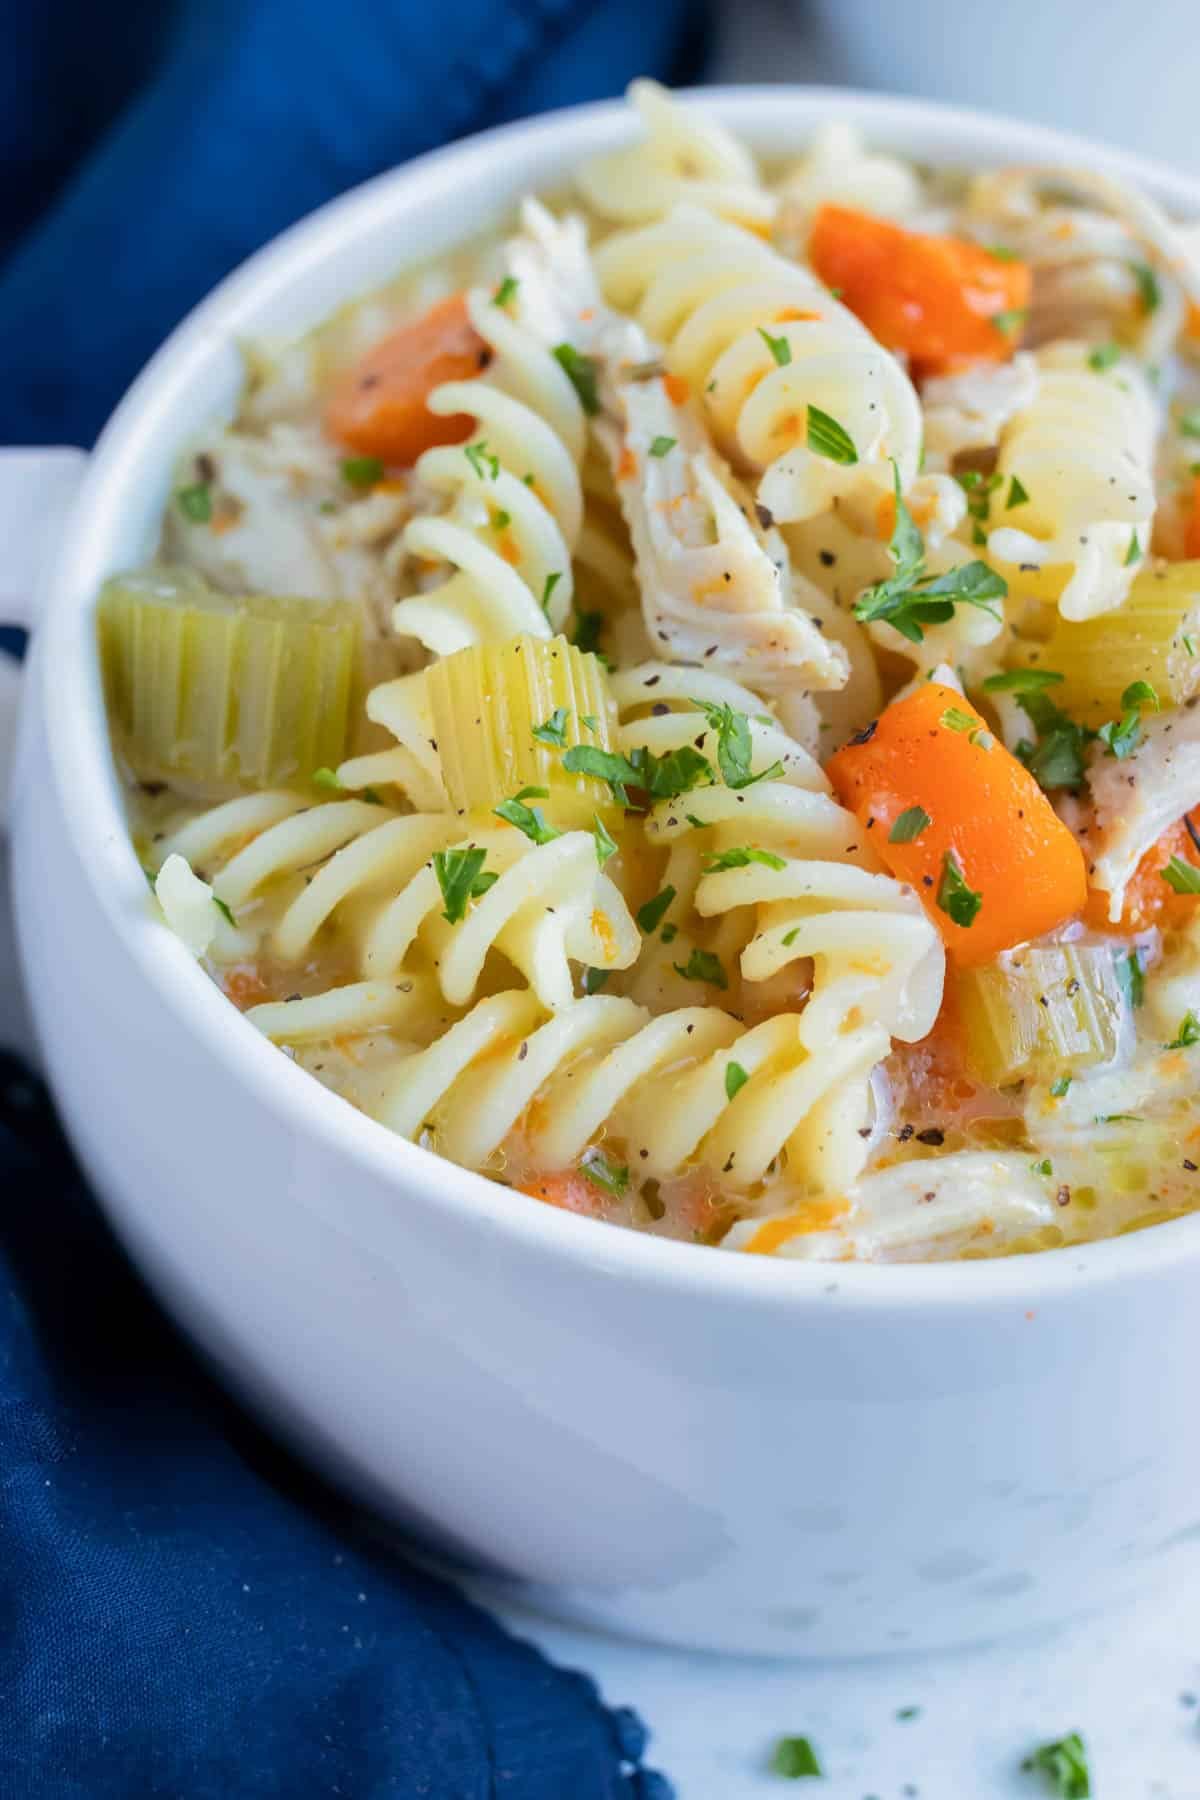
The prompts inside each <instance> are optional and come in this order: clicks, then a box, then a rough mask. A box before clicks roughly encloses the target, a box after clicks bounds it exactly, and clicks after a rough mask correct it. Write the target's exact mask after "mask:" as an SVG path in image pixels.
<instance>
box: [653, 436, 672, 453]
mask: <svg viewBox="0 0 1200 1800" xmlns="http://www.w3.org/2000/svg"><path fill="white" fill-rule="evenodd" d="M678 442H679V439H678V438H673V437H656V438H655V440H654V442H653V443H652V444H651V446H650V454H651V456H665V455H666V454H667V452H668V450H673V449H674V448H675V446H676V444H677V443H678Z"/></svg>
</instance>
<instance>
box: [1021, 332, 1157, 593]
mask: <svg viewBox="0 0 1200 1800" xmlns="http://www.w3.org/2000/svg"><path fill="white" fill-rule="evenodd" d="M1156 424H1157V420H1156V409H1155V406H1154V402H1153V400H1152V398H1151V394H1150V389H1149V385H1148V383H1147V381H1146V378H1145V376H1144V375H1143V374H1142V373H1141V371H1140V369H1138V368H1137V366H1136V365H1135V364H1134V363H1133V362H1131V361H1130V360H1128V359H1122V360H1121V361H1120V362H1118V363H1117V364H1116V365H1115V366H1110V367H1106V368H1099V369H1098V368H1097V367H1096V366H1095V365H1094V361H1093V360H1092V358H1091V352H1089V350H1088V347H1087V345H1086V344H1081V343H1063V344H1054V345H1052V346H1050V347H1049V348H1047V349H1045V350H1042V351H1040V352H1039V353H1038V387H1037V393H1036V395H1035V396H1034V398H1033V400H1032V401H1031V403H1030V405H1029V406H1028V407H1026V408H1024V409H1023V410H1021V411H1019V412H1017V413H1016V414H1014V416H1013V417H1012V419H1011V420H1010V421H1009V423H1008V425H1007V426H1006V427H1005V428H1004V430H1003V431H1002V432H1001V436H1000V452H999V459H998V462H997V469H998V471H999V473H1000V475H1001V476H1002V477H1003V478H1004V481H1005V483H1006V484H1007V487H1008V492H1009V497H1010V498H1009V505H1008V507H1007V509H1006V511H1005V514H1004V517H1005V520H1006V521H1011V522H1006V523H1005V524H1004V525H1002V526H1001V527H1000V528H999V529H997V530H994V531H992V532H991V533H990V534H989V536H988V553H989V556H990V557H992V558H993V559H995V560H998V561H999V562H1000V563H1001V564H1007V565H1010V566H1011V577H1010V586H1012V587H1014V588H1015V589H1016V590H1017V591H1020V592H1024V593H1026V594H1029V595H1032V596H1033V597H1035V598H1038V599H1044V600H1057V602H1058V607H1059V611H1060V612H1061V613H1062V615H1063V617H1064V618H1065V619H1090V618H1093V617H1094V616H1095V615H1096V614H1097V613H1103V612H1111V611H1112V610H1113V608H1114V607H1117V606H1120V604H1121V602H1122V601H1123V600H1124V598H1125V596H1126V594H1127V593H1128V592H1129V588H1130V585H1131V583H1132V581H1133V577H1134V574H1135V572H1136V571H1135V565H1136V563H1137V562H1138V561H1139V560H1140V558H1141V557H1142V556H1143V555H1144V554H1145V553H1146V551H1147V550H1148V548H1149V543H1150V531H1151V528H1152V525H1153V522H1154V506H1155V489H1154V442H1155V431H1156ZM1014 481H1016V482H1017V483H1018V484H1019V488H1018V489H1017V490H1014V489H1013V487H1012V483H1013V482H1014ZM1020 490H1024V493H1025V496H1026V497H1025V499H1024V500H1019V499H1018V502H1017V503H1016V504H1015V505H1014V504H1013V496H1014V492H1016V493H1017V494H1018V495H1019V492H1020Z"/></svg>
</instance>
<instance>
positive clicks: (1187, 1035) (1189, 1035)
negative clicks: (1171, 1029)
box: [1166, 1006, 1200, 1050]
mask: <svg viewBox="0 0 1200 1800" xmlns="http://www.w3.org/2000/svg"><path fill="white" fill-rule="evenodd" d="M1193 1044H1200V1019H1198V1018H1197V1017H1196V1015H1195V1013H1194V1012H1193V1011H1192V1009H1191V1007H1190V1006H1189V1008H1188V1010H1187V1011H1186V1012H1185V1013H1184V1015H1183V1017H1182V1019H1181V1020H1180V1021H1179V1030H1178V1031H1177V1032H1176V1033H1175V1036H1174V1037H1173V1038H1172V1039H1171V1042H1170V1043H1169V1044H1168V1045H1167V1046H1166V1048H1167V1049H1168V1050H1190V1049H1191V1047H1192V1045H1193Z"/></svg>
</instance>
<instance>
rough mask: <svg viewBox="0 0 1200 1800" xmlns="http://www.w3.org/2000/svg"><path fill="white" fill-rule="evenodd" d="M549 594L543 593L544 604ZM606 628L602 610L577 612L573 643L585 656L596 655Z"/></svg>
mask: <svg viewBox="0 0 1200 1800" xmlns="http://www.w3.org/2000/svg"><path fill="white" fill-rule="evenodd" d="M549 598H550V596H549V594H543V595H542V605H543V606H545V605H546V604H547V602H548V601H549ZM603 630H604V614H603V613H602V612H585V613H576V615H575V636H574V638H573V640H572V641H573V643H574V645H575V648H576V649H577V650H580V651H582V652H583V654H584V656H595V654H596V653H597V651H598V650H599V648H600V633H601V632H602V631H603Z"/></svg>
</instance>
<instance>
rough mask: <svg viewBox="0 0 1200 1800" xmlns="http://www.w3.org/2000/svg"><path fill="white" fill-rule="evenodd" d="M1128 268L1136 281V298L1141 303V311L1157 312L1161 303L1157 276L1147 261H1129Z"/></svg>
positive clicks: (1160, 291) (1160, 290)
mask: <svg viewBox="0 0 1200 1800" xmlns="http://www.w3.org/2000/svg"><path fill="white" fill-rule="evenodd" d="M1129 269H1130V273H1131V274H1132V276H1133V279H1134V280H1135V281H1136V282H1137V291H1138V299H1139V300H1140V301H1141V303H1142V311H1143V312H1144V313H1154V312H1157V311H1158V309H1159V307H1160V306H1161V305H1162V289H1161V287H1160V286H1159V283H1158V276H1157V275H1156V274H1155V273H1154V270H1153V269H1152V268H1151V267H1150V264H1149V263H1144V262H1131V263H1130V265H1129Z"/></svg>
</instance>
